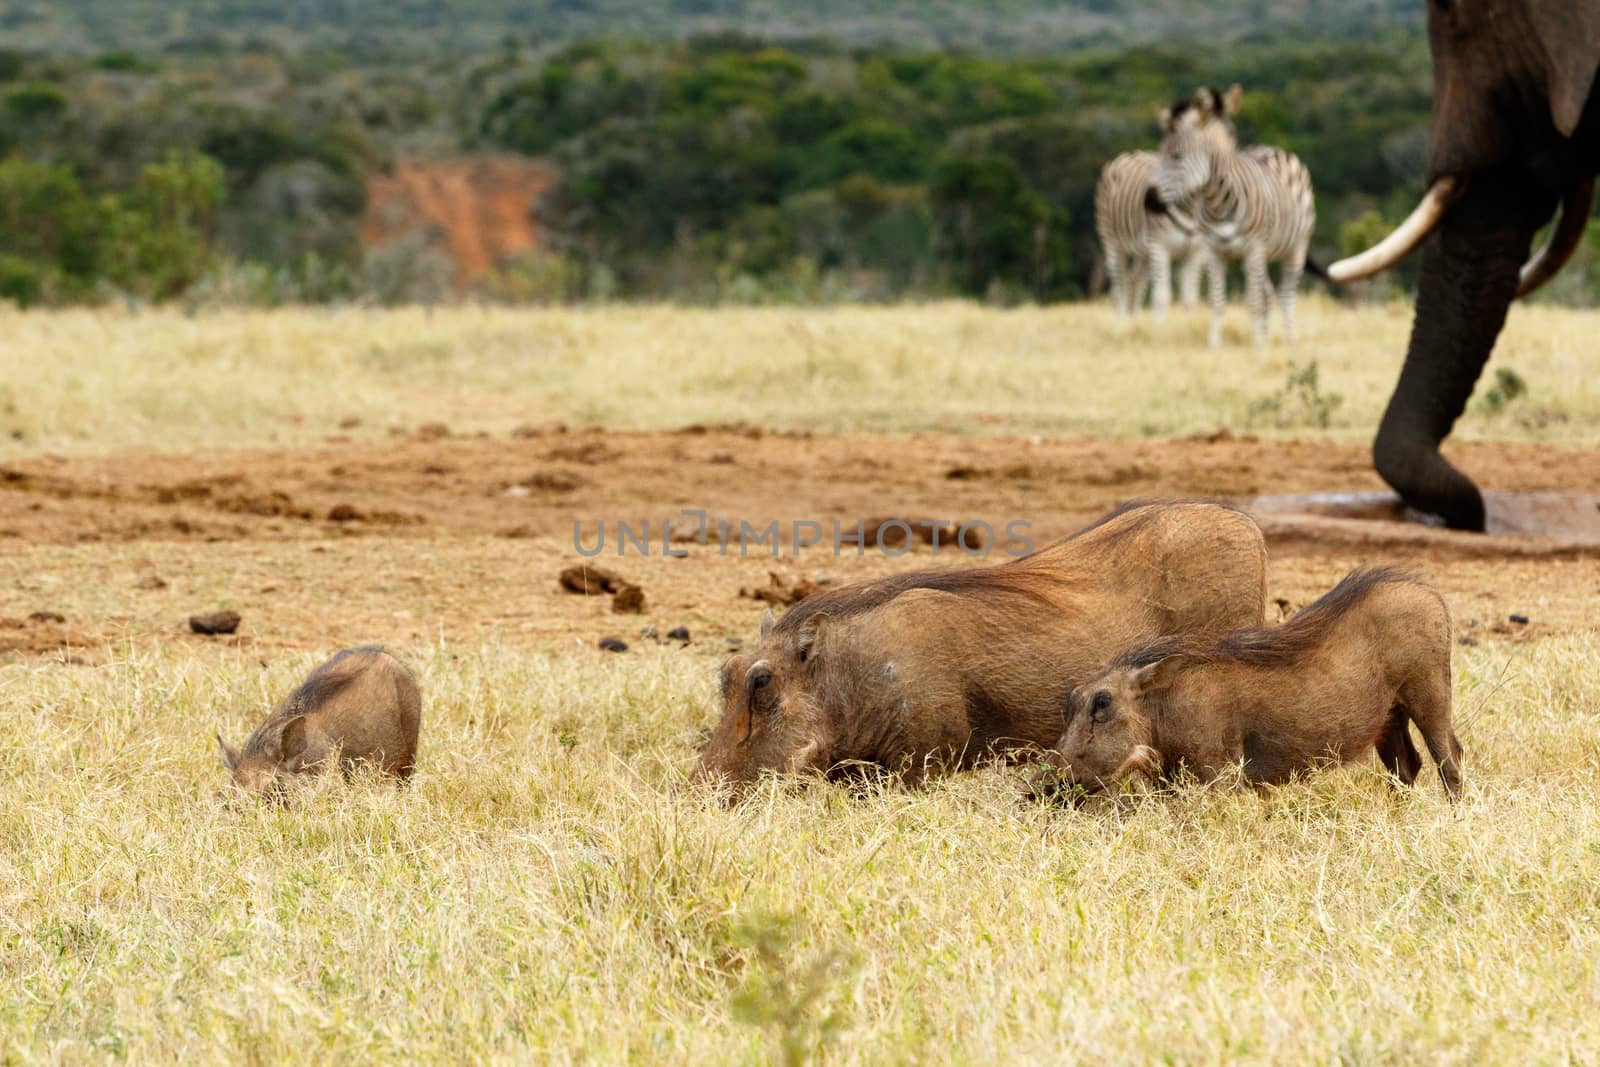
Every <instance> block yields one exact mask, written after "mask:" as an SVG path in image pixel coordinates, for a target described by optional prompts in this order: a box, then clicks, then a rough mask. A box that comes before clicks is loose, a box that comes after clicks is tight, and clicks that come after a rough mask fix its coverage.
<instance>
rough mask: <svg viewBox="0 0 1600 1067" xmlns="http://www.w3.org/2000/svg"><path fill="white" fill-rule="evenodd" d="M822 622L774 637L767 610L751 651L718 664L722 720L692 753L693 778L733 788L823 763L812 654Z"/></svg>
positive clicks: (817, 671) (824, 736) (817, 669)
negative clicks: (767, 774) (695, 757)
mask: <svg viewBox="0 0 1600 1067" xmlns="http://www.w3.org/2000/svg"><path fill="white" fill-rule="evenodd" d="M825 620H826V616H823V615H817V616H813V617H811V618H809V619H807V620H806V621H805V623H804V624H803V625H801V626H800V627H798V628H796V629H795V630H793V631H792V632H783V633H780V632H778V631H777V628H776V626H775V619H774V616H773V614H772V611H771V610H770V609H768V611H767V613H766V615H765V616H763V617H762V620H761V637H760V639H759V640H758V641H757V642H756V644H755V646H754V647H753V648H750V649H747V650H745V651H742V652H739V653H737V654H735V655H733V656H731V657H729V659H728V661H727V662H726V663H724V664H723V665H722V717H721V719H719V720H718V722H717V725H716V726H715V728H713V729H712V731H711V737H710V739H709V740H708V741H707V742H706V747H705V749H704V750H703V751H702V752H701V753H700V773H701V775H702V776H704V777H705V778H708V779H712V780H721V781H725V782H728V783H731V784H733V785H735V786H739V785H746V784H748V783H750V782H753V781H755V780H756V779H757V778H758V777H760V775H761V772H762V771H763V770H765V769H772V770H782V771H785V772H788V773H794V772H797V771H805V770H823V769H826V768H827V766H828V764H829V759H828V749H829V731H828V727H827V720H826V716H825V714H824V712H823V709H822V707H821V706H820V703H819V701H818V698H817V689H818V686H819V682H820V681H821V680H822V669H823V666H822V664H820V663H819V662H818V658H817V653H818V651H819V644H820V641H821V637H822V629H823V627H824V625H825Z"/></svg>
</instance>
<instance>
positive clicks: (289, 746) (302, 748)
mask: <svg viewBox="0 0 1600 1067" xmlns="http://www.w3.org/2000/svg"><path fill="white" fill-rule="evenodd" d="M217 744H218V745H219V746H221V748H222V762H223V763H224V764H225V765H226V766H227V768H228V773H229V774H231V775H232V776H233V784H234V787H235V788H237V789H240V790H243V791H244V792H246V793H253V794H272V795H276V794H278V793H280V792H282V790H283V788H284V786H285V785H287V784H288V783H289V782H290V781H291V780H292V779H293V777H294V776H295V775H296V774H299V773H300V772H302V771H303V770H304V769H305V757H306V755H307V739H306V717H305V716H304V715H294V716H290V717H286V718H273V719H269V720H267V721H266V722H264V723H262V724H261V726H260V728H258V729H257V730H256V732H255V733H253V734H251V735H250V739H249V740H248V741H246V742H245V743H244V751H243V752H240V751H238V750H236V749H234V748H233V746H231V745H229V744H228V742H226V741H224V740H223V739H222V735H221V734H220V733H219V734H217Z"/></svg>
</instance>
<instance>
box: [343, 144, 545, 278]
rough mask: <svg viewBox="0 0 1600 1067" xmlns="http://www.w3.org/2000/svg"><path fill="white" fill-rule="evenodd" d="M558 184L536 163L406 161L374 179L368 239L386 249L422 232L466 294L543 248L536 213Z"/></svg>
mask: <svg viewBox="0 0 1600 1067" xmlns="http://www.w3.org/2000/svg"><path fill="white" fill-rule="evenodd" d="M554 180H555V172H554V170H553V169H552V168H551V167H550V166H549V165H548V164H545V163H541V162H538V161H536V160H528V159H520V158H511V157H502V156H482V157H473V158H469V159H443V160H433V159H431V160H400V161H398V162H396V163H395V164H394V166H393V167H392V168H390V169H389V170H388V171H387V172H380V173H376V174H373V175H372V176H371V177H370V178H369V179H368V180H367V214H366V218H365V219H364V220H363V221H362V226H361V239H362V242H363V243H364V244H367V245H380V244H384V243H386V242H389V241H393V240H395V239H397V238H400V237H403V236H405V235H407V234H410V233H413V232H415V231H417V230H423V231H425V232H427V233H428V234H430V235H431V236H432V237H433V238H435V239H436V240H437V241H438V242H439V244H440V246H441V247H442V248H443V249H444V250H445V251H447V252H448V253H449V255H450V258H451V259H452V260H454V262H455V264H456V271H457V274H456V282H457V287H458V288H459V289H462V290H465V289H466V288H467V287H469V286H470V285H471V284H472V282H473V281H474V280H476V279H477V278H478V277H480V276H481V275H483V274H484V273H485V272H486V271H488V270H489V269H491V268H492V267H494V266H496V265H497V264H498V263H500V262H501V261H502V260H504V259H505V258H506V257H508V256H512V255H515V254H517V253H519V252H527V251H529V250H531V249H533V248H536V247H537V246H538V244H539V235H538V231H537V229H536V228H535V225H534V207H535V206H536V205H537V203H538V201H539V198H540V197H541V196H543V195H544V192H545V190H546V189H548V188H549V187H550V185H551V183H552V182H553V181H554Z"/></svg>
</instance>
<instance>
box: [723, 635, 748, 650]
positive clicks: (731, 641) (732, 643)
mask: <svg viewBox="0 0 1600 1067" xmlns="http://www.w3.org/2000/svg"><path fill="white" fill-rule="evenodd" d="M722 643H723V644H725V645H727V646H728V647H729V648H730V649H734V650H738V649H741V648H743V647H744V638H742V637H724V638H723V639H722Z"/></svg>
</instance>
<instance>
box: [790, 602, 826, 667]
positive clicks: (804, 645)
mask: <svg viewBox="0 0 1600 1067" xmlns="http://www.w3.org/2000/svg"><path fill="white" fill-rule="evenodd" d="M827 618H828V616H826V615H824V614H821V613H818V614H816V615H813V616H811V618H809V619H807V620H806V621H805V622H803V623H801V624H800V633H799V634H798V635H797V636H796V638H795V649H796V651H798V652H799V653H800V661H801V662H802V663H803V662H805V661H806V660H808V659H810V658H811V655H812V653H813V652H814V651H816V647H817V637H818V636H820V635H821V633H822V627H823V624H824V623H825V622H826V621H827Z"/></svg>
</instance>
